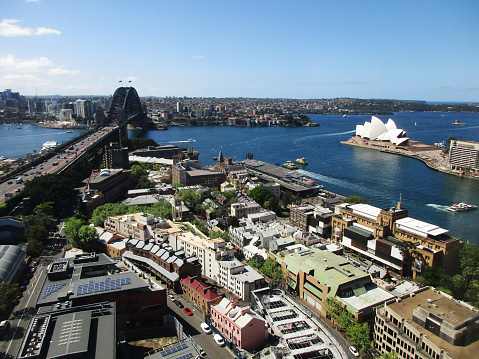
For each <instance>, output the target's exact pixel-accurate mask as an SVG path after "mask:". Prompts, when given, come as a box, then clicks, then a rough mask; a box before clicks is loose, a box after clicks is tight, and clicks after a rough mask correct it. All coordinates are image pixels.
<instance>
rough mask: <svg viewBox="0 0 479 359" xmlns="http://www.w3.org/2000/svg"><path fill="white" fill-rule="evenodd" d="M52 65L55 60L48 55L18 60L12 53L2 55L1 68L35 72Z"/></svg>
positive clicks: (0, 59) (0, 58)
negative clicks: (47, 56)
mask: <svg viewBox="0 0 479 359" xmlns="http://www.w3.org/2000/svg"><path fill="white" fill-rule="evenodd" d="M52 65H53V62H52V61H51V60H49V59H47V58H46V57H39V58H37V59H28V60H17V59H15V56H14V55H12V54H9V55H7V56H6V57H0V69H1V70H7V71H23V72H34V71H40V70H41V69H43V68H46V67H50V66H52Z"/></svg>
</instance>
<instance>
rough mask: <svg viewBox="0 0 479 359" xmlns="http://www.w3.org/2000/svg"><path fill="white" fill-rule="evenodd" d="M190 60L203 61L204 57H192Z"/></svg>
mask: <svg viewBox="0 0 479 359" xmlns="http://www.w3.org/2000/svg"><path fill="white" fill-rule="evenodd" d="M192 59H193V60H204V59H205V57H204V56H193V57H192Z"/></svg>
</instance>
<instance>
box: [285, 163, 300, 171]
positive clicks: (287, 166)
mask: <svg viewBox="0 0 479 359" xmlns="http://www.w3.org/2000/svg"><path fill="white" fill-rule="evenodd" d="M283 167H284V168H288V169H290V170H297V169H298V166H296V165H295V164H294V163H293V162H291V161H286V162H285V163H283Z"/></svg>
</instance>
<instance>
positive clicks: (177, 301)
mask: <svg viewBox="0 0 479 359" xmlns="http://www.w3.org/2000/svg"><path fill="white" fill-rule="evenodd" d="M173 302H174V303H175V304H176V305H177V306H178V307H179V308H183V304H181V302H180V301H179V300H174V301H173Z"/></svg>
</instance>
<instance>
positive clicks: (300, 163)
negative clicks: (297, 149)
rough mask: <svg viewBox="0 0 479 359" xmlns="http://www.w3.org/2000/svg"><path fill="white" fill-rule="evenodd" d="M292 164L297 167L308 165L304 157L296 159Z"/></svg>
mask: <svg viewBox="0 0 479 359" xmlns="http://www.w3.org/2000/svg"><path fill="white" fill-rule="evenodd" d="M294 162H296V163H297V164H298V165H307V164H308V162H306V158H304V157H303V158H297V159H296V161H294Z"/></svg>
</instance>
